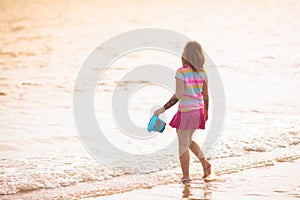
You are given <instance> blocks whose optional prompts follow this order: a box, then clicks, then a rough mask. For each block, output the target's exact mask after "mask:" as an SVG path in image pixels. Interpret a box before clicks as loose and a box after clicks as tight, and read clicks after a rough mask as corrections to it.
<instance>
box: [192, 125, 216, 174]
mask: <svg viewBox="0 0 300 200" xmlns="http://www.w3.org/2000/svg"><path fill="white" fill-rule="evenodd" d="M194 132H195V130H193V132H192V133H191V134H190V135H191V138H190V140H191V144H190V146H189V148H190V149H191V151H192V152H193V153H194V154H195V156H197V158H198V159H199V160H200V162H201V164H202V167H203V172H204V175H203V178H206V177H208V176H209V175H210V174H211V164H210V163H209V162H208V161H207V160H206V158H205V156H204V154H203V152H202V150H201V148H200V146H199V145H198V144H197V143H196V142H195V141H193V140H192V136H193V133H194Z"/></svg>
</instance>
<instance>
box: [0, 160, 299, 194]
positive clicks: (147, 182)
mask: <svg viewBox="0 0 300 200" xmlns="http://www.w3.org/2000/svg"><path fill="white" fill-rule="evenodd" d="M299 167H300V159H299V158H298V159H295V160H290V161H285V162H275V163H274V165H266V166H258V167H254V168H250V169H244V170H242V171H239V172H230V173H227V174H222V175H218V176H217V175H215V174H212V175H211V177H210V178H209V179H206V181H204V180H202V179H201V174H194V175H193V177H194V178H193V181H192V183H191V184H190V186H188V187H185V186H184V185H183V184H179V183H178V181H179V178H180V176H179V175H177V176H176V175H174V174H173V176H171V177H170V174H168V173H165V174H163V173H162V174H161V177H160V179H161V180H160V181H159V182H154V181H153V177H152V178H151V176H147V175H134V176H125V177H124V176H121V177H116V178H113V179H110V180H104V181H95V182H83V183H78V184H76V185H72V186H67V187H60V188H52V189H42V190H34V191H28V192H26V191H25V192H21V193H17V194H14V195H1V199H3V200H5V199H7V200H8V199H10V200H11V199H32V198H34V199H85V200H100V199H105V200H115V199H125V200H126V199H142V198H143V199H154V200H165V199H166V200H168V199H186V198H191V199H207V200H209V199H214V200H215V199H242V200H243V199H253V197H255V199H283V198H285V197H286V198H289V199H291V197H294V198H295V199H296V198H300V182H299V181H298V180H297V177H300V172H299V171H298V169H299ZM132 179H134V180H135V181H134V184H132V185H127V184H128V182H127V181H128V180H130V181H132ZM166 180H168V181H167V182H166ZM258 183H259V184H258ZM283 183H284V184H283ZM122 185H123V186H125V187H123V188H122V187H121V186H122ZM136 188H139V189H136Z"/></svg>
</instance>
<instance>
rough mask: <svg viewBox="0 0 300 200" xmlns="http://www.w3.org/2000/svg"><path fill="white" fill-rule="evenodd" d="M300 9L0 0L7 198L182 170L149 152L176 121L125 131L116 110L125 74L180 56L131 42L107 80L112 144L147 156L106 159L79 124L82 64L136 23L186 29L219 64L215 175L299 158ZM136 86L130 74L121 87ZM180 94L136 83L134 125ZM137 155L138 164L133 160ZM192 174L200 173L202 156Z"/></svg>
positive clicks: (101, 188)
mask: <svg viewBox="0 0 300 200" xmlns="http://www.w3.org/2000/svg"><path fill="white" fill-rule="evenodd" d="M220 5H222V6H220ZM165 8H168V9H165ZM299 11H300V3H299V2H298V1H293V0H288V1H284V2H283V1H272V2H271V1H243V2H240V1H229V2H228V1H226V2H225V1H222V0H219V1H210V2H206V1H191V2H189V3H188V4H187V3H183V2H179V1H164V2H163V3H162V2H159V1H147V0H146V1H143V2H141V1H109V2H108V1H96V0H95V1H89V2H83V1H80V0H75V1H71V0H70V1H63V2H61V1H56V0H54V1H38V0H30V1H14V2H13V3H12V2H11V1H8V0H0V19H1V20H0V24H1V29H0V36H1V40H0V45H1V49H0V72H1V74H0V183H1V184H0V195H1V196H0V198H1V199H19V198H25V199H26V198H43V199H45V198H62V199H63V198H67V199H68V198H69V199H71V198H82V197H90V196H91V195H94V196H97V195H98V196H99V195H100V196H101V195H109V194H114V193H119V192H124V191H128V190H130V189H135V188H147V187H151V186H153V185H156V184H167V183H173V182H174V181H177V180H178V177H179V176H180V169H179V162H178V158H177V157H176V156H174V155H171V154H168V152H166V153H162V154H160V155H159V156H158V157H156V158H155V159H153V160H149V159H145V158H143V154H145V153H149V152H155V151H157V150H160V149H163V148H164V147H165V146H166V145H167V144H169V143H170V142H171V141H173V140H176V134H175V131H174V130H172V129H171V128H170V127H168V128H167V129H166V131H165V132H164V133H163V134H161V135H158V136H157V137H154V138H153V140H146V141H142V140H136V139H133V138H128V137H126V136H124V134H123V133H122V131H121V130H120V128H119V127H118V125H117V124H116V123H115V121H114V118H113V116H112V113H111V107H112V103H111V102H112V96H113V93H114V88H115V87H116V86H117V84H118V83H119V81H120V79H121V78H122V76H124V75H125V74H126V73H128V72H130V71H131V70H133V69H135V67H136V66H140V65H145V64H150V63H155V64H160V65H166V66H169V67H171V68H174V70H176V68H177V67H179V66H180V58H178V57H176V56H174V55H170V54H168V53H166V52H161V51H153V50H143V51H137V52H132V53H130V54H128V55H126V56H124V57H122V58H120V59H119V60H117V61H116V62H115V63H113V64H112V66H111V68H110V69H109V70H107V71H106V72H105V74H104V76H103V77H102V79H101V80H99V82H98V87H97V90H96V91H95V105H94V107H95V114H96V117H97V120H98V123H99V124H100V125H101V128H102V129H103V132H104V133H105V134H106V137H107V138H108V139H109V141H110V142H111V143H112V144H113V145H116V146H117V147H118V148H120V149H122V150H126V151H129V152H131V153H132V152H133V153H136V154H139V155H140V156H139V157H138V158H139V160H126V158H122V157H120V156H119V157H118V155H115V156H116V158H117V160H116V162H115V165H112V166H110V167H107V166H104V165H103V164H101V163H100V162H98V161H97V160H96V159H94V158H93V157H92V156H91V155H90V154H89V153H88V151H87V149H86V148H85V147H84V146H83V144H82V143H81V141H80V136H79V134H78V133H77V131H76V125H75V122H74V119H73V93H74V87H75V81H76V78H77V75H78V72H79V69H80V67H81V65H82V63H83V62H84V60H85V59H86V58H87V56H88V55H89V53H90V52H91V51H92V50H94V49H95V48H96V47H97V46H99V45H100V44H101V43H102V42H104V41H105V40H106V39H108V38H110V37H112V36H113V35H116V34H118V33H122V32H124V31H129V30H132V29H136V28H144V27H156V28H165V29H170V30H174V31H177V32H179V33H182V34H186V35H187V36H189V37H191V38H193V39H195V40H197V41H199V42H200V43H201V44H202V46H203V48H204V49H205V50H206V52H207V53H208V55H209V56H210V57H211V59H212V60H213V61H214V63H215V64H216V66H217V69H218V72H219V74H220V76H221V79H222V82H223V86H224V90H225V95H226V118H225V123H224V126H223V130H222V135H221V137H220V140H219V142H218V143H217V145H216V146H215V148H214V149H213V150H212V151H211V152H209V153H208V154H207V156H208V158H209V159H210V160H211V162H212V163H213V166H214V167H213V171H214V173H215V174H216V176H218V175H221V174H227V173H232V172H238V171H241V170H244V169H249V168H254V167H259V166H268V165H273V164H274V163H276V162H284V161H290V160H293V159H298V158H300V153H299V152H300V151H299V150H300V144H299V143H300V128H299V127H300V115H299V112H300V84H299V74H300V40H299V33H300V28H299V26H298V24H299V19H300V18H299V17H300V16H299V13H300V12H299ZM174 45H175V44H174ZM95 70H97V69H95ZM170 81H174V80H173V79H171V80H170ZM139 83H140V84H144V82H143V80H140V82H139ZM130 84H132V83H131V82H127V83H124V85H123V86H122V87H123V88H124V91H125V90H126V88H129V87H130V86H131V85H130ZM211 84H213V83H211ZM171 94H172V93H171V92H170V91H169V90H166V89H165V88H163V87H160V86H158V85H147V84H145V86H144V87H141V88H140V89H139V90H137V91H136V93H135V94H134V95H133V96H132V97H131V99H130V104H129V107H128V112H129V116H130V118H131V120H132V121H133V123H135V124H136V125H137V126H140V127H146V125H147V123H148V120H149V117H150V116H151V111H152V110H153V108H154V107H155V106H157V105H163V104H164V103H165V102H166V101H167V100H168V98H170V96H171ZM175 112H176V107H174V108H172V109H170V110H169V111H168V112H167V113H166V115H164V116H163V117H164V119H165V120H166V121H170V119H171V117H172V115H173V114H174V113H175ZM210 113H213V108H211V109H210ZM209 123H210V121H208V124H209ZM206 134H207V131H202V132H201V131H198V132H197V133H196V135H195V140H197V141H198V142H199V143H200V144H201V143H203V141H204V139H205V137H206ZM147 142H149V144H146V143H147ZM153 144H154V145H153ZM104 156H107V157H110V156H111V155H110V154H108V155H104ZM166 162H167V163H169V165H168V167H162V166H165V165H164V163H166ZM134 163H137V165H136V168H135V169H132V168H127V167H126V166H128V165H131V166H132V165H133V164H134ZM140 163H143V165H139V164H140ZM145 166H146V167H145ZM137 172H139V173H137ZM191 172H192V175H193V176H196V177H197V176H201V173H202V172H201V167H200V164H199V162H197V160H196V159H195V158H193V159H192V165H191ZM107 183H109V187H108V186H107ZM95 188H96V189H95ZM95 191H96V192H95Z"/></svg>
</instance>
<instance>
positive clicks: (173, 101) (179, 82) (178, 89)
mask: <svg viewBox="0 0 300 200" xmlns="http://www.w3.org/2000/svg"><path fill="white" fill-rule="evenodd" d="M183 92H184V81H183V80H181V79H179V78H176V93H175V94H174V95H173V96H172V97H171V99H170V100H169V101H168V102H167V103H166V104H165V105H164V106H163V107H162V108H160V109H158V110H156V111H155V112H154V115H160V114H161V113H163V112H165V111H166V110H167V109H169V108H171V107H172V106H173V105H175V104H176V103H177V102H178V101H179V99H181V98H182V95H183Z"/></svg>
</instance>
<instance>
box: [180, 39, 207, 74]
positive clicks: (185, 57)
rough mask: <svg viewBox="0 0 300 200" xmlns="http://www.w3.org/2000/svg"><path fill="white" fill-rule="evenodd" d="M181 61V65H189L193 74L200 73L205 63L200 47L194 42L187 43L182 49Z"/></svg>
mask: <svg viewBox="0 0 300 200" xmlns="http://www.w3.org/2000/svg"><path fill="white" fill-rule="evenodd" d="M181 61H182V65H189V66H190V67H191V68H192V70H193V71H194V72H199V71H201V70H202V69H203V65H204V62H205V59H204V53H203V50H202V47H201V45H200V44H199V43H198V42H196V41H190V42H188V43H187V44H186V45H185V47H184V50H183V53H182V57H181Z"/></svg>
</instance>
